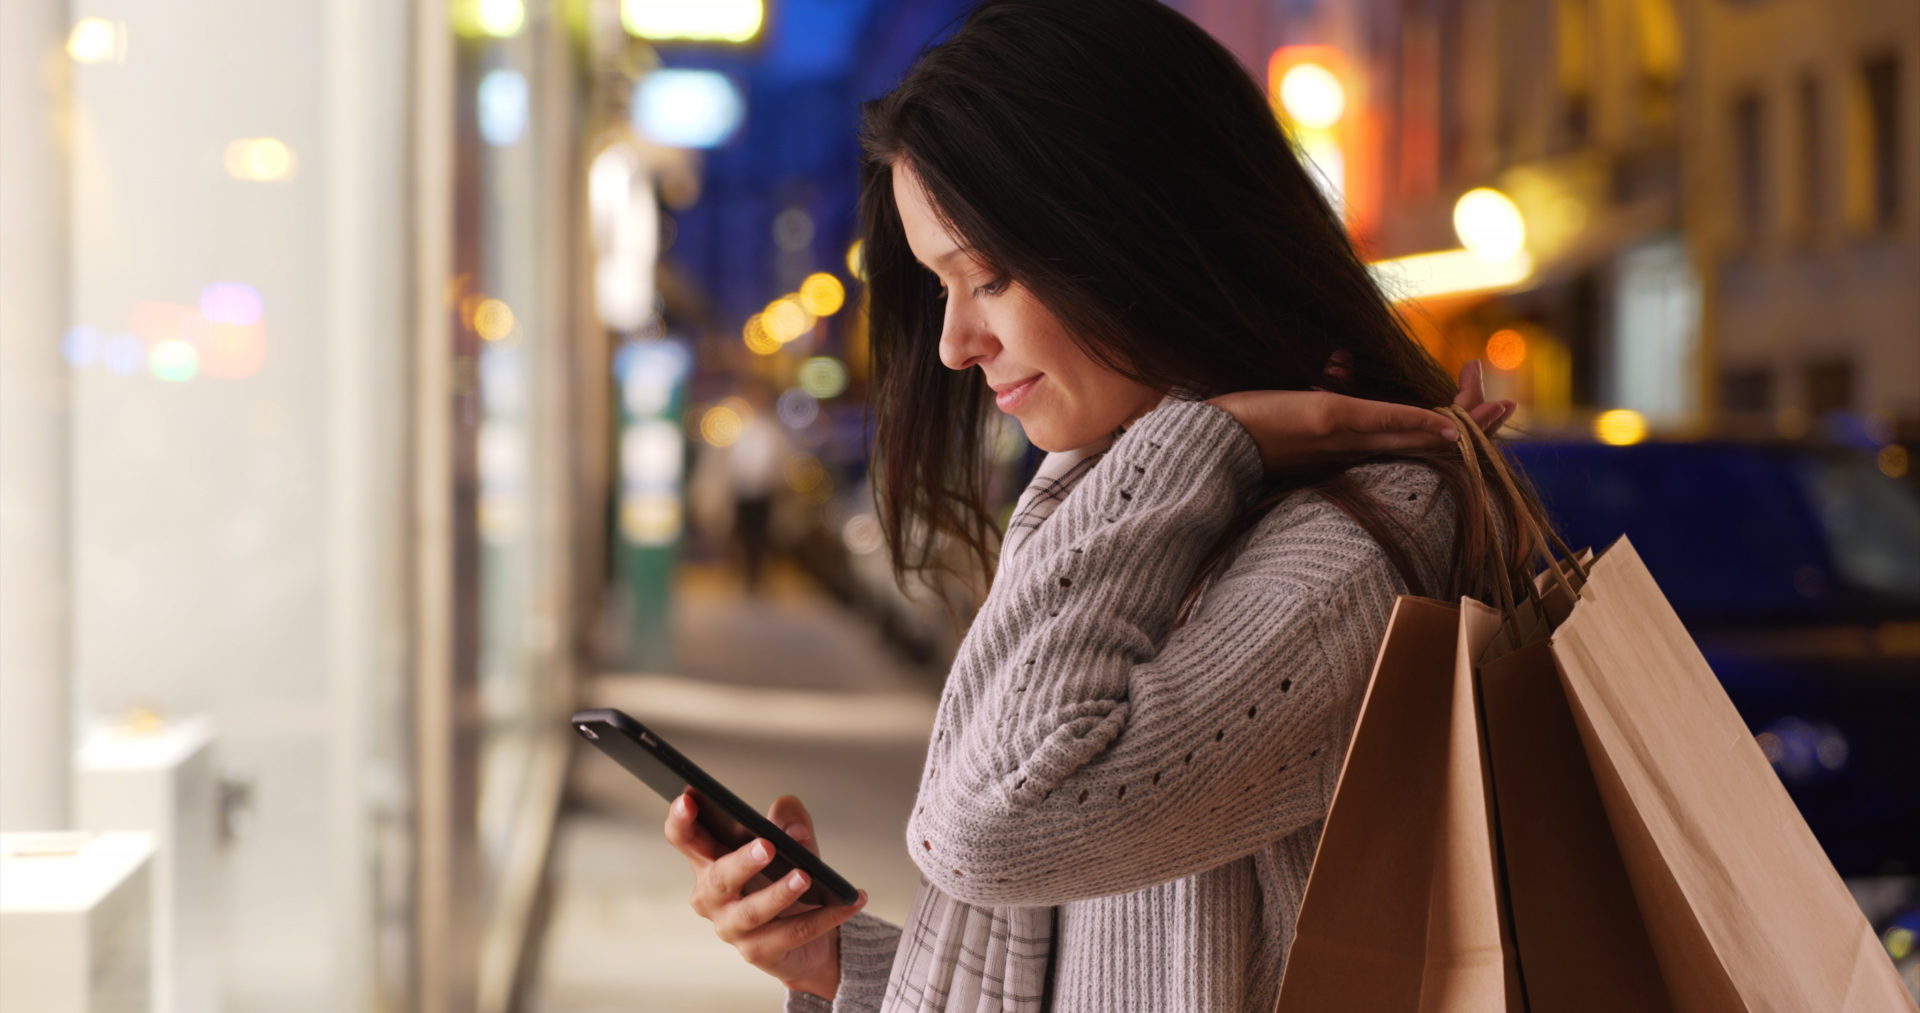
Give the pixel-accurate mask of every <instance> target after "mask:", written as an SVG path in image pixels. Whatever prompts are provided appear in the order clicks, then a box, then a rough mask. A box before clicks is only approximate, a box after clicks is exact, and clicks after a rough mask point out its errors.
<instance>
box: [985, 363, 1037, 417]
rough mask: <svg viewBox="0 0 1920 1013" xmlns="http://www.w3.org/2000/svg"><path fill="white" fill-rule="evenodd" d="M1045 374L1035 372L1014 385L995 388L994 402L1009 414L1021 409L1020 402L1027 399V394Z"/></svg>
mask: <svg viewBox="0 0 1920 1013" xmlns="http://www.w3.org/2000/svg"><path fill="white" fill-rule="evenodd" d="M1043 375H1045V374H1042V373H1035V374H1034V375H1032V376H1030V377H1027V378H1026V379H1025V380H1022V381H1020V382H1019V383H1016V384H1013V385H1012V386H1009V387H995V388H994V389H993V403H994V404H996V405H999V406H1000V410H1001V411H1003V412H1006V413H1007V414H1009V415H1011V414H1013V413H1014V412H1015V411H1018V410H1019V408H1020V402H1022V401H1025V400H1026V399H1027V395H1028V394H1030V393H1032V392H1033V385H1034V384H1036V383H1039V382H1040V377H1042V376H1043Z"/></svg>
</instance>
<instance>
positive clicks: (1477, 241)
mask: <svg viewBox="0 0 1920 1013" xmlns="http://www.w3.org/2000/svg"><path fill="white" fill-rule="evenodd" d="M1453 230H1454V231H1455V232H1456V233H1458V234H1459V236H1460V245H1462V246H1464V247H1466V248H1467V249H1468V250H1469V251H1471V252H1472V253H1473V255H1474V256H1476V257H1479V258H1480V259H1481V260H1489V261H1494V262H1496V263H1498V262H1500V261H1503V260H1507V259H1509V258H1511V257H1513V256H1514V255H1516V254H1518V253H1519V252H1520V251H1521V250H1522V249H1523V248H1525V247H1526V245H1527V222H1526V219H1525V218H1522V217H1521V215H1520V208H1519V207H1518V206H1516V205H1515V204H1514V203H1513V200H1512V199H1511V198H1509V197H1508V196H1507V195H1506V194H1503V193H1501V192H1500V191H1498V190H1495V189H1493V188H1492V187H1485V186H1483V187H1480V188H1478V189H1475V190H1469V191H1467V192H1466V193H1465V194H1462V195H1461V197H1460V200H1459V201H1458V202H1457V203H1455V204H1454V206H1453Z"/></svg>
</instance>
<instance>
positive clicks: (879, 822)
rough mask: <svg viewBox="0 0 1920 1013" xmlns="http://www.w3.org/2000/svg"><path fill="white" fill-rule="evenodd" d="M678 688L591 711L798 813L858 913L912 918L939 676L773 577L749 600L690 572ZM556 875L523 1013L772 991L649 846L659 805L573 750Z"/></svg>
mask: <svg viewBox="0 0 1920 1013" xmlns="http://www.w3.org/2000/svg"><path fill="white" fill-rule="evenodd" d="M675 600H676V603H677V613H676V617H675V625H674V634H675V640H676V643H677V644H678V647H679V653H680V666H679V668H680V671H681V672H682V673H684V674H682V675H679V676H658V675H621V674H610V675H603V676H600V677H598V678H596V679H593V680H592V681H591V682H590V683H589V689H588V691H587V693H588V695H587V700H588V705H591V706H610V707H619V708H621V709H623V710H625V711H627V712H628V713H631V714H635V715H644V716H645V720H646V721H647V722H648V723H649V726H650V727H652V728H654V729H656V730H658V731H659V732H660V733H661V734H663V735H666V736H669V737H670V741H672V742H673V743H674V744H675V746H676V747H677V748H679V749H680V750H681V751H682V752H683V753H685V754H686V755H687V756H688V757H690V758H692V759H693V760H694V761H695V762H696V763H699V764H701V765H702V767H703V768H704V769H706V770H707V771H708V772H709V773H711V774H713V775H714V776H715V777H717V778H719V779H720V781H721V782H722V783H724V784H726V785H728V786H729V787H731V788H732V789H733V790H734V791H735V792H736V793H738V794H739V795H740V796H741V797H742V798H744V799H746V800H747V801H749V802H751V803H754V804H756V805H759V806H761V807H763V808H764V807H765V806H766V805H767V804H768V803H770V802H772V800H773V799H774V798H776V797H778V796H780V795H783V794H791V795H795V796H797V797H798V798H800V799H801V801H803V802H805V803H807V805H808V809H809V811H810V812H812V814H813V817H814V822H815V826H816V827H817V828H818V830H819V833H820V837H821V840H822V847H823V852H822V854H823V857H825V858H826V860H827V862H828V864H830V865H832V866H833V867H834V868H835V869H837V870H839V871H840V872H841V873H842V874H843V875H845V876H846V877H847V878H848V879H849V880H850V881H852V882H853V884H854V885H855V886H856V887H859V888H860V889H863V890H866V891H867V893H868V896H869V898H870V900H869V908H868V909H869V910H871V911H873V912H874V913H876V914H878V915H880V916H881V917H883V918H887V919H890V920H893V921H896V922H897V921H898V920H899V919H900V918H901V917H902V916H903V915H904V914H905V913H906V907H907V901H908V900H909V899H910V898H911V897H912V895H913V889H914V886H915V884H916V883H917V882H918V881H919V876H918V873H917V872H916V870H915V869H914V867H913V863H912V862H911V861H909V860H908V858H907V853H906V848H905V845H904V844H903V843H902V834H903V830H904V827H905V825H906V814H907V810H908V808H909V807H910V806H911V805H912V802H913V793H914V789H915V787H916V786H917V785H918V783H919V776H920V764H921V760H922V759H923V758H924V756H925V754H926V743H927V732H928V729H929V728H930V727H931V725H932V721H933V703H934V697H935V688H936V685H935V683H934V682H933V681H932V679H933V678H936V676H933V675H931V674H930V673H927V672H924V671H921V670H917V669H915V668H914V667H912V666H910V665H908V664H906V663H904V662H902V661H901V660H900V658H899V657H898V655H897V654H896V653H895V652H894V651H892V650H891V649H889V648H888V647H887V646H886V645H885V644H883V643H882V642H881V641H880V639H879V638H878V637H877V636H876V634H875V632H874V631H873V629H872V627H870V626H868V625H866V624H864V623H861V622H860V621H859V620H858V619H857V618H856V617H854V616H852V615H851V614H849V613H848V612H846V611H845V609H844V608H843V607H842V606H840V605H839V604H838V603H835V602H833V601H831V600H829V599H827V598H825V597H824V596H823V595H822V594H821V593H820V592H819V591H818V590H817V589H815V588H814V587H813V586H812V585H811V583H810V582H809V581H808V580H807V578H806V577H804V576H803V575H801V574H799V573H797V572H795V571H794V570H793V569H792V568H790V567H777V568H775V569H774V570H773V572H772V573H771V574H770V575H769V580H768V583H767V587H766V588H765V589H764V592H763V594H761V595H759V596H748V595H746V594H745V593H743V591H742V589H741V588H740V586H739V581H738V579H737V578H736V577H735V576H734V575H732V574H724V573H721V572H719V571H717V570H716V569H714V568H711V567H706V568H689V569H688V570H687V571H686V572H685V573H684V574H683V576H682V578H681V585H680V589H679V594H678V595H677V596H676V599H675ZM581 751H582V754H583V755H582V756H580V757H579V759H578V761H577V765H576V767H575V777H574V781H573V783H572V785H571V786H570V791H569V797H570V801H569V804H568V806H567V808H566V810H565V812H564V813H563V815H562V817H561V822H560V828H559V831H558V839H557V841H556V842H555V857H554V863H553V877H554V881H555V882H554V899H553V912H552V915H551V918H552V922H551V924H550V925H549V927H548V929H547V934H546V938H545V940H544V943H543V945H542V950H541V953H540V956H539V958H538V965H537V966H538V976H537V978H536V984H535V991H534V998H533V1000H532V1005H530V1007H529V1010H530V1011H531V1013H602V1011H605V1013H613V1011H617V1010H635V1009H645V1010H649V1011H657V1013H735V1011H738V1013H750V1011H761V1013H764V1011H766V1010H771V1009H777V1008H778V1004H779V1002H780V998H781V994H782V990H781V989H780V987H779V985H778V984H777V983H775V982H773V981H772V979H770V978H768V977H767V976H766V975H764V974H762V973H760V972H759V971H757V970H755V969H753V968H751V967H749V966H747V964H746V963H745V962H744V961H742V960H741V959H740V958H739V957H738V956H737V955H736V954H735V953H734V951H733V949H732V947H729V946H727V945H725V944H724V943H721V942H720V941H719V940H718V939H716V938H715V937H714V935H713V930H712V928H711V926H709V925H708V924H707V923H706V922H705V921H704V920H702V919H701V918H700V917H699V916H697V915H695V914H694V913H693V911H692V910H691V909H690V908H689V907H688V906H687V895H688V893H689V892H690V891H691V889H692V882H693V880H692V876H691V874H690V872H689V870H688V867H687V863H686V860H685V859H683V858H681V857H680V855H679V854H678V853H676V852H674V851H673V850H672V848H670V847H669V846H668V845H667V844H666V842H665V841H664V840H663V839H662V837H661V835H660V824H661V822H662V821H663V820H664V819H665V817H666V804H665V803H664V802H662V801H660V800H659V799H658V798H656V797H655V796H654V795H653V794H652V793H650V792H648V791H646V789H645V788H644V787H642V786H641V785H640V784H639V782H637V781H635V780H634V779H633V778H632V777H630V776H629V775H628V774H627V773H626V772H625V771H622V770H620V769H619V768H618V767H616V766H614V764H613V763H612V762H610V761H608V760H606V759H605V758H604V757H601V756H598V755H597V754H592V753H591V752H590V751H588V750H586V749H585V747H584V744H583V745H582V746H581Z"/></svg>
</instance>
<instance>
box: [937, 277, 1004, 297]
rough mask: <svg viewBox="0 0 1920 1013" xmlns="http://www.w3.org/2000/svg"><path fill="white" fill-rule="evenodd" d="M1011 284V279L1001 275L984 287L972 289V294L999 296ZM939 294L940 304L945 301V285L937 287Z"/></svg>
mask: <svg viewBox="0 0 1920 1013" xmlns="http://www.w3.org/2000/svg"><path fill="white" fill-rule="evenodd" d="M1012 283H1013V279H1012V278H1011V277H1009V276H1007V275H1004V274H1003V275H1001V276H1000V277H998V278H995V279H993V280H992V281H990V282H987V283H986V284H985V285H981V286H980V287H979V288H976V289H974V290H973V294H974V295H975V296H994V295H999V294H1000V293H1002V292H1005V291H1006V290H1007V286H1008V285H1010V284H1012ZM939 293H940V300H941V301H942V302H944V301H946V298H947V286H945V285H941V286H939Z"/></svg>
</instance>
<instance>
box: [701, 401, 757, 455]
mask: <svg viewBox="0 0 1920 1013" xmlns="http://www.w3.org/2000/svg"><path fill="white" fill-rule="evenodd" d="M745 426H746V420H744V419H742V418H741V417H740V413H739V412H737V411H735V410H734V409H733V406H732V405H727V404H719V405H714V406H713V407H712V408H709V409H707V413H706V414H705V415H702V416H700V438H701V439H703V440H705V441H707V443H708V444H709V445H711V446H715V447H731V446H733V444H734V441H735V440H738V439H739V438H740V430H741V429H743V428H745Z"/></svg>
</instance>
